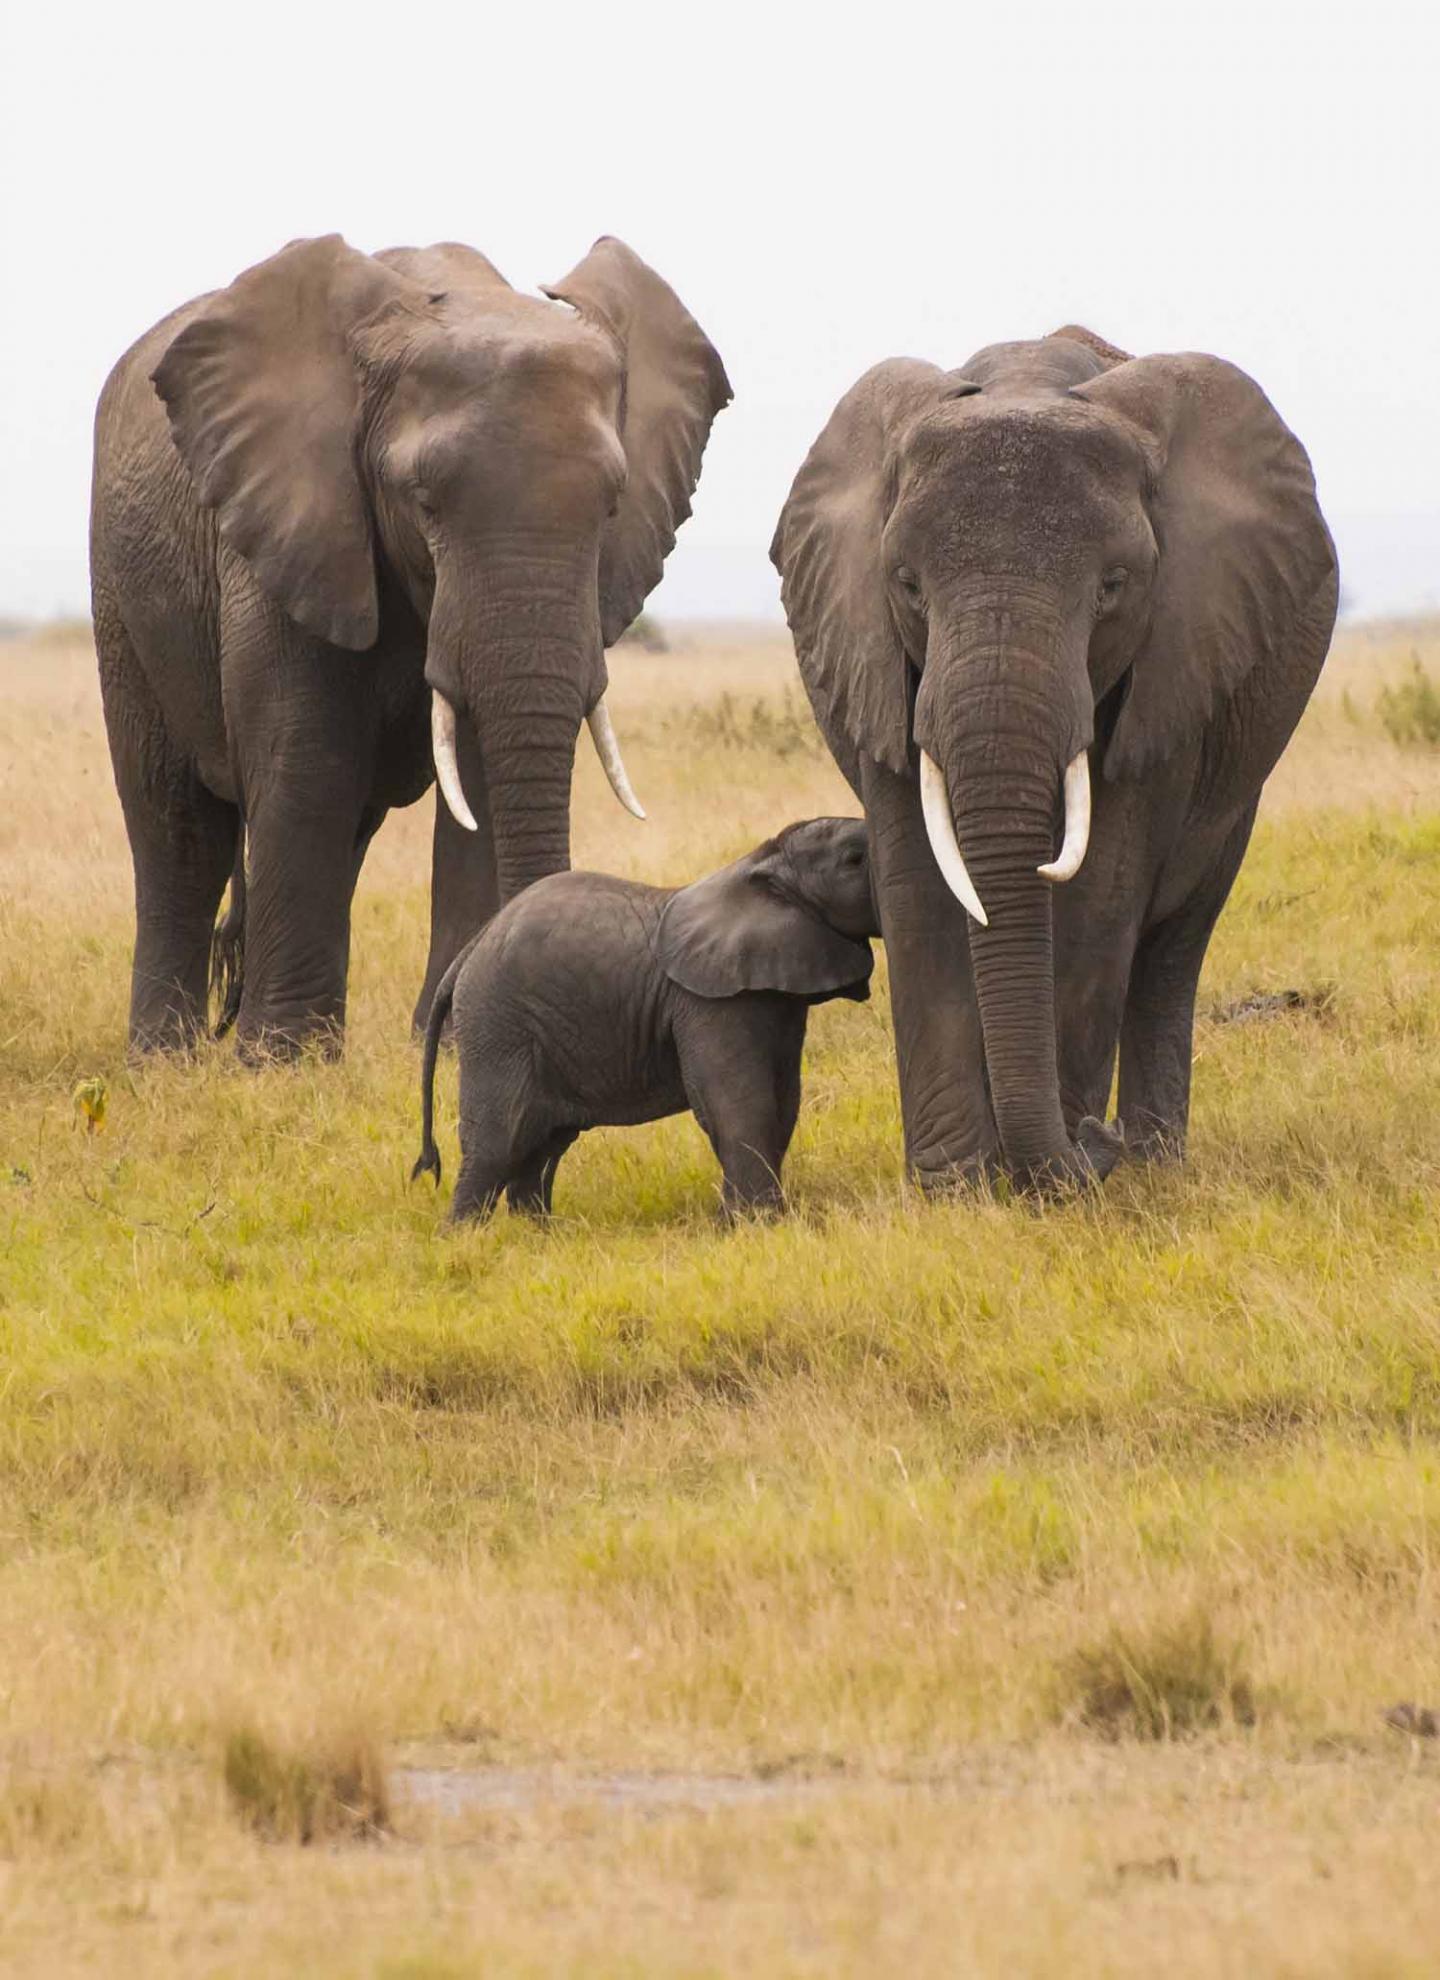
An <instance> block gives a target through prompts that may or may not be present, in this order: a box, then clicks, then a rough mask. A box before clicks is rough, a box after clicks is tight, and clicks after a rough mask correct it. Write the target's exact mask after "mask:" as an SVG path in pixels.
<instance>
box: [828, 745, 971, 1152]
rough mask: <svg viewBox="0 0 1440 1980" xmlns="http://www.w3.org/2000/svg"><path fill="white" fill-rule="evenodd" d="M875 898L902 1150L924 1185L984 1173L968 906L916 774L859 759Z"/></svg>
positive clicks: (866, 758)
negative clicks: (936, 848) (945, 860)
mask: <svg viewBox="0 0 1440 1980" xmlns="http://www.w3.org/2000/svg"><path fill="white" fill-rule="evenodd" d="M861 787H862V795H863V798H864V803H865V815H866V818H867V820H868V822H869V826H870V857H871V869H872V872H873V875H874V886H875V899H876V904H877V906H878V907H879V910H880V924H881V928H882V930H883V933H884V937H885V955H886V960H887V962H888V964H889V971H890V1003H891V1015H892V1020H893V1023H894V1027H895V1059H896V1067H897V1070H898V1073H899V1079H900V1110H901V1115H902V1117H903V1120H904V1128H905V1159H906V1162H907V1165H908V1166H909V1168H910V1171H911V1173H912V1174H913V1175H914V1176H915V1178H916V1180H917V1181H918V1182H919V1183H920V1185H921V1187H922V1188H924V1189H942V1188H944V1187H946V1186H947V1185H949V1184H952V1183H954V1182H956V1181H961V1180H968V1179H973V1178H975V1177H978V1176H981V1175H984V1174H986V1173H988V1172H989V1170H990V1169H991V1168H992V1166H993V1165H994V1164H995V1162H996V1161H997V1159H998V1156H999V1150H1000V1141H999V1136H998V1135H997V1133H996V1131H995V1117H994V1114H993V1112H992V1110H991V1106H990V1095H989V1088H988V1085H987V1081H986V1073H985V1041H984V1036H983V1034H982V1032H981V1029H980V1009H979V1004H978V1002H977V1000H976V995H975V978H974V973H973V971H972V969H971V964H970V939H969V935H968V933H967V930H966V926H965V910H964V909H963V908H962V907H961V906H960V904H959V902H958V901H957V900H956V899H955V897H954V895H953V894H952V893H951V892H950V889H949V888H948V887H947V886H946V884H945V882H944V880H943V878H942V877H941V874H940V870H939V868H938V867H937V866H936V864H935V856H934V854H933V853H932V852H931V850H930V842H929V840H928V838H927V837H926V834H925V824H924V820H923V818H922V816H921V811H920V797H919V791H918V789H917V787H916V785H915V782H914V780H913V779H911V778H908V777H899V776H897V775H896V774H895V773H894V772H893V771H891V770H887V769H886V768H885V767H884V766H883V765H881V764H878V763H875V762H873V761H871V760H870V759H869V758H868V757H862V758H861Z"/></svg>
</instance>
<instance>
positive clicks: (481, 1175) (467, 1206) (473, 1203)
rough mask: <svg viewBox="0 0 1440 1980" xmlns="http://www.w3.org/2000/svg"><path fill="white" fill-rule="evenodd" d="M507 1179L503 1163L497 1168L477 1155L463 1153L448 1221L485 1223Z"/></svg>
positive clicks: (506, 1170)
mask: <svg viewBox="0 0 1440 1980" xmlns="http://www.w3.org/2000/svg"><path fill="white" fill-rule="evenodd" d="M509 1180H510V1177H509V1172H508V1169H507V1168H506V1167H499V1168H497V1167H496V1166H494V1165H493V1164H491V1163H487V1162H485V1161H484V1160H483V1159H482V1158H481V1157H479V1156H476V1155H463V1156H462V1157H461V1158H460V1175H459V1179H458V1181H457V1182H456V1184H455V1194H454V1196H453V1197H452V1198H451V1199H450V1222H451V1223H452V1224H467V1223H475V1224H479V1223H484V1221H485V1219H486V1218H487V1217H489V1216H490V1214H491V1212H492V1211H493V1210H494V1208H495V1205H496V1204H497V1203H498V1202H499V1201H500V1194H501V1191H502V1190H503V1189H504V1188H505V1185H506V1184H507V1183H508V1182H509Z"/></svg>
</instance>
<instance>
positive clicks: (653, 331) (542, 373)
mask: <svg viewBox="0 0 1440 1980" xmlns="http://www.w3.org/2000/svg"><path fill="white" fill-rule="evenodd" d="M544 297H548V298H550V300H545V299H543V297H542V296H539V295H537V296H526V295H522V294H520V293H518V292H517V291H516V290H514V289H512V288H511V287H510V285H509V283H508V282H506V281H505V279H504V278H503V277H502V276H501V275H500V274H499V273H498V272H497V270H496V269H495V268H494V267H492V265H491V264H490V262H489V261H487V260H486V259H485V257H484V256H483V255H482V254H478V253H477V252H475V250H474V249H472V248H468V247H462V246H457V245H454V244H447V245H445V246H440V247H431V248H423V249H413V248H400V249H392V250H390V251H388V252H386V253H383V254H376V255H369V254H361V253H358V252H357V251H356V250H355V249H354V248H351V247H349V246H347V245H346V243H345V242H344V241H343V240H342V239H341V238H340V237H339V235H336V234H332V235H328V236H326V237H325V238H323V239H319V240H304V241H295V242H292V243H291V245H290V246H288V247H286V248H283V249H282V250H281V251H280V253H278V254H276V255H274V256H272V257H271V259H270V260H268V261H264V262H261V263H260V264H259V266H258V267H255V268H251V269H249V270H247V271H246V272H245V273H244V274H242V275H240V276H238V277H237V278H236V280H235V281H234V282H232V283H231V285H230V287H229V288H228V289H222V290H220V291H219V292H218V293H216V294H213V295H209V296H204V297H201V298H200V299H199V300H198V301H196V302H193V303H190V304H187V305H186V306H185V307H184V308H183V309H181V310H179V311H177V312H176V313H175V314H174V315H172V316H169V317H167V318H166V319H165V321H164V322H162V323H160V324H157V325H156V327H155V328H154V329H153V330H151V331H150V332H149V333H148V334H147V335H146V336H144V337H142V338H141V339H140V341H139V343H137V344H136V345H135V346H134V347H133V349H131V350H130V351H129V352H128V353H127V354H126V355H125V356H124V357H123V358H122V359H121V360H120V363H119V364H118V365H117V366H116V368H115V370H114V372H113V373H112V374H111V376H110V379H109V381H108V383H107V384H106V386H105V390H104V392H103V394H102V396H101V400H100V406H99V411H98V414H97V418H96V436H95V481H94V496H93V503H92V515H91V566H92V577H93V596H94V614H95V635H96V645H97V648H98V651H99V659H100V677H101V685H102V689H103V694H104V703H105V717H106V724H107V727H108V730H109V736H110V748H111V755H112V759H113V762H114V766H115V775H116V781H117V783H118V785H119V789H120V797H121V801H122V804H123V807H124V812H125V822H126V826H127V829H128V832H129V836H130V844H131V850H132V854H133V859H134V866H135V899H136V923H137V927H136V942H135V962H134V976H133V985H132V996H131V1008H130V1035H131V1040H132V1043H133V1044H134V1045H135V1046H137V1047H141V1048H144V1047H149V1046H169V1045H181V1044H184V1043H185V1042H186V1041H187V1040H189V1039H191V1038H192V1037H193V1036H194V1035H195V1034H196V1032H197V1031H198V1030H199V1029H200V1028H201V1027H202V1025H203V1022H204V1016H205V1009H206V1001H207V983H208V971H209V965H210V956H211V936H212V928H213V925H214V919H215V913H216V910H217V908H218V905H219V902H220V898H221V895H222V894H223V892H224V888H225V884H226V881H227V879H228V878H230V876H231V874H232V870H233V872H234V876H235V881H236V887H235V890H234V893H233V894H232V914H231V916H230V917H229V918H228V923H227V926H228V931H229V933H228V938H227V942H226V948H227V951H228V953H229V954H230V955H231V957H232V958H233V956H234V954H235V953H236V950H237V948H238V946H239V945H238V943H237V941H236V939H235V938H236V936H237V934H238V931H239V924H240V923H241V922H242V920H243V958H244V967H243V991H239V992H238V994H237V995H236V996H234V997H233V999H232V1011H233V1014H235V1015H236V1016H238V1024H239V1032H240V1037H241V1041H242V1048H250V1049H254V1048H256V1047H258V1046H260V1045H261V1043H262V1042H263V1044H264V1046H265V1047H266V1048H267V1049H274V1048H279V1049H281V1050H285V1049H289V1048H294V1047H295V1046H296V1045H297V1044H298V1043H300V1042H301V1041H302V1040H304V1039H305V1038H306V1037H308V1036H311V1035H312V1034H315V1033H317V1032H318V1033H322V1034H328V1035H329V1036H330V1037H332V1038H338V1036H339V1034H340V1031H341V1029H342V1027H343V1023H344V1013H345V983H346V973H347V966H348V956H349V923H350V902H351V896H352V894H353V892H354V887H355V882H356V879H357V877H358V874H359V870H360V864H361V861H362V859H363V858H364V854H365V849H366V847H367V845H368V843H369V841H370V838H371V837H372V835H373V834H374V832H375V830H376V828H377V826H378V825H379V824H380V821H381V819H382V818H383V817H384V816H385V813H386V811H387V810H388V809H389V807H391V806H392V805H404V804H410V803H412V802H414V801H415V800H416V799H417V798H419V797H420V796H421V794H422V793H423V792H424V791H425V789H426V788H427V787H428V785H429V783H430V781H431V776H432V768H431V763H432V753H433V761H434V774H435V775H436V776H438V780H439V784H440V789H441V791H442V792H443V794H444V799H445V803H444V804H443V805H442V804H440V803H439V802H438V801H437V805H436V820H435V840H434V862H433V892H432V901H431V933H430V957H429V965H428V968H427V971H426V976H425V984H424V988H423V989H422V991H421V994H420V999H419V1003H418V1005H417V1010H416V1015H417V1020H419V1019H423V1017H424V1015H425V1013H426V1011H427V1010H428V1008H429V1002H430V997H431V994H432V992H433V989H434V986H435V984H436V983H437V982H438V981H439V979H440V977H441V976H442V975H443V974H444V972H445V969H446V968H447V966H448V964H449V963H450V961H451V959H452V957H453V956H454V955H455V954H456V952H457V951H458V949H459V948H460V946H461V945H462V943H463V942H464V940H465V939H466V938H468V937H469V936H470V935H471V934H473V933H474V931H475V929H476V927H477V926H478V925H479V924H480V923H481V922H482V921H483V920H485V919H486V918H487V916H489V915H490V914H491V913H493V912H494V910H495V908H496V907H497V906H498V905H499V904H500V903H501V902H503V901H506V900H508V899H510V897H511V896H512V895H514V894H516V893H518V892H519V891H520V889H521V888H522V887H524V886H526V885H528V883H529V882H530V881H532V880H536V879H539V878H540V877H541V876H542V875H543V874H548V873H554V872H557V871H560V870H562V869H564V868H565V867H567V866H568V865H569V847H570V819H569V806H570V776H571V768H572V764H573V759H574V747H575V740H576V736H577V733H578V730H579V727H580V724H581V722H582V721H584V720H586V719H587V718H588V720H589V722H590V726H591V729H592V732H593V733H594V735H595V740H596V743H597V745H598V747H599V750H600V754H601V756H602V758H603V760H604V763H605V768H606V770H607V772H608V773H609V776H610V781H611V783H612V784H613V785H614V787H615V790H616V793H617V795H618V796H619V797H620V798H621V801H622V802H624V803H625V804H627V805H628V806H629V807H630V809H632V810H637V811H638V806H637V805H636V802H635V799H634V796H633V793H632V792H631V791H630V788H629V785H628V783H627V781H626V777H625V772H624V768H623V765H622V763H621V760H620V754H619V750H618V748H617V746H616V743H615V739H614V734H613V730H612V728H611V725H610V723H609V720H608V717H607V715H606V713H605V705H604V699H603V697H604V692H605V686H606V670H605V659H604V649H605V648H606V647H607V646H608V645H610V644H611V643H612V642H613V641H614V640H615V639H617V638H618V637H619V635H620V633H621V632H622V631H623V630H624V628H625V627H626V626H627V625H628V623H629V622H630V621H631V620H632V619H633V618H634V617H635V615H636V613H637V612H638V611H639V609H640V606H641V604H642V603H643V601H644V599H645V597H646V596H647V594H648V593H649V592H650V591H651V589H652V588H653V587H654V585H655V584H656V582H657V581H658V579H659V577H660V573H661V567H662V565H663V563H664V560H665V557H666V555H667V554H668V552H669V550H670V548H671V545H672V544H673V543H674V540H675V531H676V528H677V526H678V525H679V523H680V522H682V521H683V520H684V518H685V517H686V516H687V515H688V514H689V504H690V495H691V493H692V491H693V489H694V486H695V482H696V479H697V478H698V475H699V471H700V457H701V453H702V451H703V449H704V446H705V441H706V438H707V436H708V434H709V431H710V425H711V422H712V420H713V419H714V416H715V414H716V413H717V412H718V411H719V410H720V409H721V407H723V406H724V405H725V404H727V402H728V401H729V398H730V387H729V383H728V381H727V379H726V376H725V371H724V368H723V366H722V365H721V362H720V359H719V357H718V355H717V354H716V352H715V350H714V349H713V347H712V346H711V344H710V342H709V340H708V339H707V338H706V336H705V334H704V332H703V331H702V330H701V329H700V327H699V325H698V324H697V323H696V322H695V321H694V319H693V318H692V317H691V316H690V315H689V313H688V312H687V311H686V310H685V308H684V307H683V305H682V304H681V302H680V301H679V299H678V297H677V296H676V295H675V294H674V293H673V291H672V290H671V289H669V288H668V287H667V286H666V284H665V283H664V282H663V281H662V280H661V279H660V277H659V276H658V275H656V274H655V273H654V272H653V270H651V269H650V268H648V267H646V265H645V263H644V262H643V261H641V260H640V259H639V257H638V256H637V255H635V254H634V253H632V251H631V250H630V249H629V248H628V247H626V246H624V245H623V243H621V242H619V241H616V240H612V239H602V240H600V241H597V242H596V244H595V246H594V247H593V248H592V249H591V251H590V253H589V254H588V255H587V256H586V257H585V259H584V260H583V261H581V262H580V264H579V265H578V267H576V268H575V269H574V270H573V272H572V273H571V274H570V275H568V276H567V277H566V278H565V280H564V281H563V282H560V283H557V284H556V285H555V287H554V288H552V289H547V290H546V291H544ZM641 815H643V814H641ZM237 898H238V907H237V905H236V903H237Z"/></svg>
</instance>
